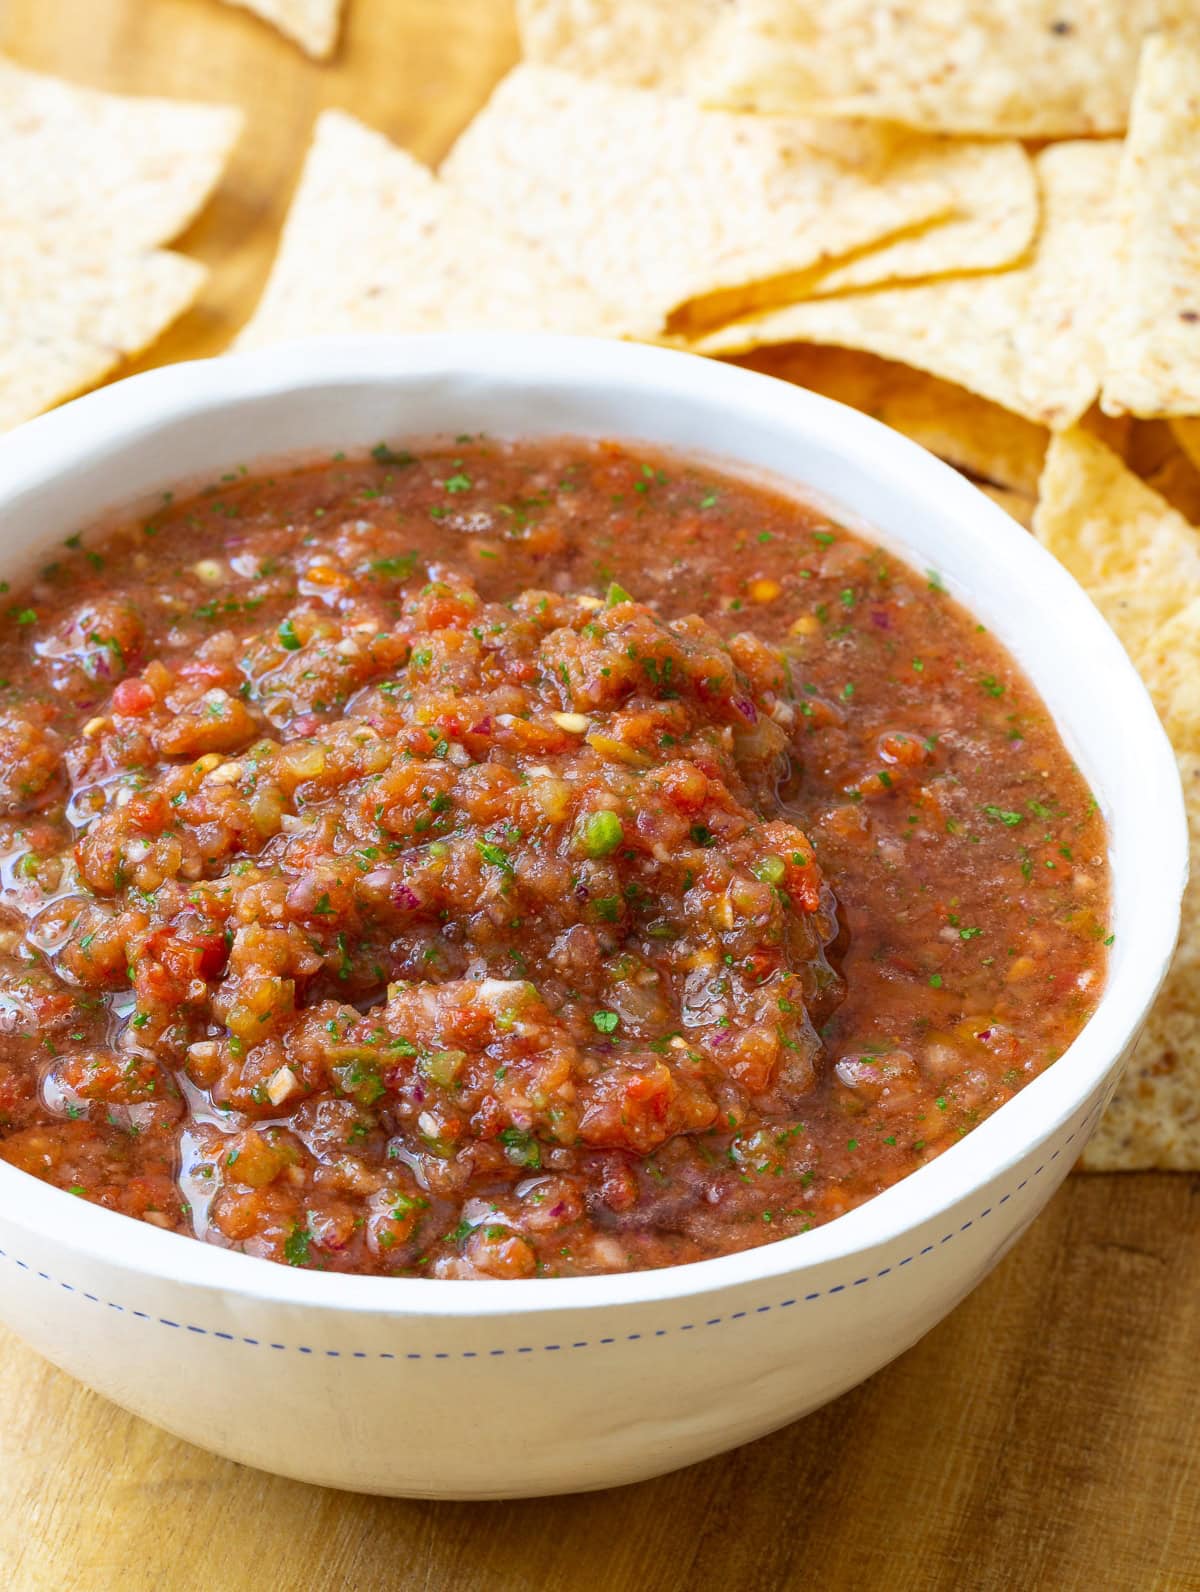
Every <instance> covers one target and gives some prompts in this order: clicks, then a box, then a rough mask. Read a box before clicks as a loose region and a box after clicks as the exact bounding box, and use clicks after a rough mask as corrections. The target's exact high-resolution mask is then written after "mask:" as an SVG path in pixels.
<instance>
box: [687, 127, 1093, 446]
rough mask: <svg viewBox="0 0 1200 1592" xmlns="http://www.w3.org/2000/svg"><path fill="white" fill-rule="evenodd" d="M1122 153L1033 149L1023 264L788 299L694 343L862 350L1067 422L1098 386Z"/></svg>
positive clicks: (1021, 410) (1050, 420)
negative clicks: (1036, 195) (1032, 233)
mask: <svg viewBox="0 0 1200 1592" xmlns="http://www.w3.org/2000/svg"><path fill="white" fill-rule="evenodd" d="M1119 159H1120V145H1119V144H1118V143H1116V142H1095V143H1092V142H1079V143H1065V144H1055V145H1052V146H1051V147H1049V148H1047V149H1045V150H1043V151H1042V152H1041V153H1040V154H1038V155H1037V156H1036V157H1035V162H1034V163H1035V165H1036V167H1037V173H1038V180H1039V183H1040V187H1041V193H1042V206H1043V209H1042V219H1041V225H1040V230H1039V234H1038V239H1037V242H1036V244H1035V246H1034V249H1033V251H1032V254H1031V256H1030V258H1029V260H1028V263H1024V264H1021V265H1018V266H1015V267H1013V268H1012V269H1011V270H1007V271H995V272H985V273H981V274H979V275H976V276H962V277H947V278H943V279H942V280H939V281H934V282H928V283H920V284H915V285H913V286H911V287H904V286H901V287H893V288H883V289H880V290H878V291H875V292H867V293H854V294H846V295H844V296H843V297H840V298H828V299H820V300H811V301H809V302H805V303H800V304H791V305H788V306H787V307H786V308H784V309H778V310H775V311H773V312H771V313H768V314H766V315H763V316H760V317H758V318H755V319H750V320H744V321H741V322H738V323H735V324H733V325H730V326H726V327H723V328H721V329H720V330H719V331H717V332H715V333H713V334H711V335H710V336H708V337H705V338H701V339H699V340H697V342H696V343H695V344H694V345H693V346H694V347H696V348H697V349H698V350H699V351H700V352H702V353H740V352H743V351H745V350H748V349H751V348H756V347H761V346H763V345H764V344H769V343H779V342H797V341H799V342H811V343H834V344H838V345H840V346H842V347H847V348H860V349H865V350H867V351H868V352H871V353H876V354H881V355H883V356H884V357H885V358H889V359H895V360H900V361H902V362H903V363H905V364H908V365H914V366H916V367H917V369H919V370H926V371H929V372H930V373H931V374H932V375H935V376H940V377H942V378H943V379H944V380H946V381H953V382H957V383H958V384H959V385H960V386H962V387H966V388H967V389H968V390H969V391H971V392H975V393H978V394H979V395H980V396H981V397H984V398H990V399H991V400H992V401H993V402H994V403H998V404H1001V405H1002V406H1003V407H1004V408H1006V409H1011V410H1012V411H1013V412H1014V413H1016V414H1020V415H1024V416H1026V418H1027V419H1029V420H1033V421H1035V422H1037V423H1039V424H1042V425H1049V426H1054V427H1065V426H1068V425H1070V424H1072V423H1073V422H1074V421H1076V420H1077V419H1078V418H1079V417H1080V416H1081V415H1082V414H1083V413H1084V412H1085V410H1087V408H1088V407H1089V405H1090V404H1091V402H1092V400H1093V398H1094V397H1095V395H1096V393H1097V391H1098V389H1099V386H1100V379H1101V372H1102V368H1103V342H1104V337H1103V322H1104V314H1105V308H1106V304H1105V298H1104V290H1105V284H1104V281H1103V275H1104V267H1105V262H1106V261H1108V260H1109V259H1111V257H1112V253H1113V243H1114V237H1115V228H1116V220H1115V215H1114V204H1113V187H1114V182H1115V178H1116V172H1117V164H1118V161H1119ZM1098 279H1099V280H1098Z"/></svg>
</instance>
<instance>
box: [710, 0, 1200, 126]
mask: <svg viewBox="0 0 1200 1592" xmlns="http://www.w3.org/2000/svg"><path fill="white" fill-rule="evenodd" d="M1190 9H1191V7H1190V4H1189V0H1088V3H1087V4H1084V5H1080V4H1072V3H1069V0H1067V3H1064V0H1003V3H1002V4H1001V3H998V0H920V3H919V4H906V5H898V4H896V3H895V0H820V3H819V4H817V3H815V0H807V3H800V0H740V3H739V4H738V5H737V6H736V7H735V8H734V9H733V10H731V11H730V12H729V13H728V15H727V17H726V19H725V20H724V21H723V22H722V24H721V25H720V26H719V27H718V28H717V29H716V30H715V32H714V34H713V36H712V40H711V47H710V48H709V49H708V50H707V51H706V52H705V58H704V68H705V77H704V79H703V80H701V79H699V78H698V77H697V78H696V79H695V80H694V82H693V88H694V91H695V92H697V93H700V94H702V95H703V97H704V99H705V100H706V102H707V103H709V104H714V105H728V106H733V107H736V108H738V109H753V110H760V111H773V112H785V113H788V114H793V115H794V114H812V113H814V112H819V113H821V114H823V115H832V116H877V117H886V118H889V119H891V120H893V121H899V122H907V123H908V124H909V125H910V126H913V127H924V128H936V129H939V130H941V131H944V132H955V133H983V134H993V135H994V134H1000V133H1002V134H1006V135H1009V136H1016V137H1022V138H1067V137H1073V136H1078V135H1083V134H1095V133H1116V132H1120V131H1121V130H1122V128H1124V126H1125V122H1126V117H1127V114H1128V108H1129V99H1130V95H1131V92H1132V89H1133V83H1134V77H1135V74H1136V70H1137V58H1138V50H1139V48H1140V46H1141V42H1142V39H1143V37H1144V36H1145V34H1146V33H1147V32H1148V31H1149V30H1150V29H1151V28H1154V27H1158V26H1163V25H1165V24H1167V23H1168V22H1171V21H1173V20H1178V19H1180V18H1182V17H1183V16H1184V15H1186V14H1188V12H1189V11H1190Z"/></svg>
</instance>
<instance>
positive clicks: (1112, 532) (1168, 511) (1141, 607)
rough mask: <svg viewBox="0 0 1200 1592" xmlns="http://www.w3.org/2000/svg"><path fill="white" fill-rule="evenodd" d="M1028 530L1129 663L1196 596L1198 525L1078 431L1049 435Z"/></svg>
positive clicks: (1136, 659) (1199, 550)
mask: <svg viewBox="0 0 1200 1592" xmlns="http://www.w3.org/2000/svg"><path fill="white" fill-rule="evenodd" d="M1033 529H1034V534H1035V535H1036V536H1037V537H1038V539H1039V540H1040V541H1041V542H1043V543H1044V544H1045V546H1046V547H1048V548H1049V549H1050V551H1051V552H1052V553H1053V554H1054V555H1055V557H1056V558H1057V559H1058V560H1059V562H1060V563H1062V564H1065V565H1066V567H1067V569H1068V570H1070V572H1071V574H1072V575H1074V577H1075V579H1076V580H1077V581H1079V583H1080V584H1081V585H1082V586H1083V587H1084V588H1085V589H1086V590H1087V592H1088V594H1089V596H1090V597H1091V599H1092V601H1093V602H1094V603H1095V604H1096V606H1097V608H1099V610H1100V612H1101V613H1102V614H1103V615H1104V617H1105V618H1106V619H1107V620H1108V622H1109V624H1110V625H1111V626H1112V627H1113V629H1114V630H1115V631H1116V633H1117V635H1118V636H1119V637H1120V639H1121V641H1122V642H1123V643H1124V645H1125V648H1126V651H1127V652H1128V653H1129V655H1130V656H1131V657H1132V659H1133V661H1134V662H1135V663H1138V662H1140V660H1141V658H1142V656H1143V654H1144V653H1145V652H1146V650H1147V648H1148V647H1149V646H1150V644H1151V642H1152V640H1153V638H1154V636H1155V634H1156V632H1157V631H1159V630H1160V629H1161V627H1162V626H1163V625H1165V624H1166V623H1167V621H1168V620H1170V619H1171V618H1172V617H1173V616H1174V615H1175V614H1176V613H1177V612H1178V611H1179V609H1180V608H1182V607H1183V606H1184V605H1185V604H1186V603H1189V602H1191V601H1192V600H1193V599H1194V598H1196V597H1200V531H1197V530H1196V529H1195V528H1194V527H1193V526H1191V525H1189V524H1188V522H1187V520H1185V519H1184V518H1183V516H1182V515H1181V514H1179V513H1177V512H1176V511H1175V510H1174V509H1173V508H1171V506H1170V504H1168V503H1167V502H1165V501H1164V500H1163V499H1162V498H1161V497H1159V495H1158V494H1157V493H1156V492H1154V491H1153V490H1152V489H1151V488H1150V487H1148V486H1147V485H1146V484H1145V482H1144V481H1140V480H1139V479H1138V477H1137V476H1136V475H1134V474H1133V473H1132V471H1130V470H1127V469H1126V467H1125V465H1124V464H1123V463H1122V462H1121V460H1120V459H1118V458H1117V456H1116V454H1115V453H1113V452H1111V451H1110V450H1109V449H1108V448H1106V447H1105V446H1104V444H1103V443H1102V442H1098V441H1097V440H1096V438H1095V437H1092V436H1090V435H1089V434H1088V433H1087V432H1086V431H1082V430H1078V429H1077V430H1074V431H1070V432H1065V433H1063V434H1062V435H1060V436H1056V437H1054V438H1052V440H1051V443H1050V447H1049V450H1048V451H1047V454H1046V467H1045V469H1044V470H1043V471H1042V480H1041V489H1040V497H1039V500H1038V506H1037V512H1036V514H1035V515H1034V522H1033Z"/></svg>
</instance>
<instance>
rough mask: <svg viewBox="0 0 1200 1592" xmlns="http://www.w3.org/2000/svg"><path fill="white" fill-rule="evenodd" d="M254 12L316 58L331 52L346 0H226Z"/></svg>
mask: <svg viewBox="0 0 1200 1592" xmlns="http://www.w3.org/2000/svg"><path fill="white" fill-rule="evenodd" d="M227 3H228V4H229V5H236V6H242V7H244V8H245V9H246V10H247V11H253V12H254V13H255V15H256V16H260V17H262V19H263V20H264V21H265V22H270V23H271V24H272V25H273V26H274V27H277V28H278V29H279V31H280V33H283V34H286V35H287V37H288V38H289V39H294V40H295V42H296V43H297V44H298V45H299V46H300V48H301V49H302V50H305V51H306V52H307V53H308V54H309V55H312V56H315V57H316V59H317V60H319V61H321V60H324V59H325V57H326V56H329V55H332V54H333V47H334V45H335V44H336V43H337V37H338V26H339V24H340V22H341V16H342V6H343V5H344V4H345V0H227Z"/></svg>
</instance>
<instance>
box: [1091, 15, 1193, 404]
mask: <svg viewBox="0 0 1200 1592" xmlns="http://www.w3.org/2000/svg"><path fill="white" fill-rule="evenodd" d="M1117 210H1118V216H1119V220H1120V225H1121V234H1120V243H1119V248H1120V254H1119V262H1120V269H1119V271H1118V273H1117V281H1116V284H1115V289H1114V308H1113V323H1112V328H1111V331H1110V334H1109V337H1108V340H1107V346H1108V356H1109V359H1108V371H1107V374H1106V376H1105V380H1104V393H1103V404H1104V407H1105V409H1107V410H1109V411H1110V412H1111V413H1114V414H1121V413H1124V412H1128V413H1131V414H1135V415H1188V414H1195V413H1197V412H1200V34H1196V33H1192V34H1191V35H1186V36H1180V35H1176V34H1171V35H1160V36H1157V37H1153V38H1151V39H1149V40H1148V41H1147V44H1146V48H1145V51H1144V53H1143V57H1142V66H1141V71H1140V72H1139V74H1138V80H1137V88H1136V90H1135V93H1134V98H1133V109H1132V113H1131V116H1130V122H1129V135H1128V137H1127V138H1126V140H1125V148H1124V152H1123V155H1122V158H1121V172H1120V177H1119V179H1118V186H1117Z"/></svg>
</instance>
